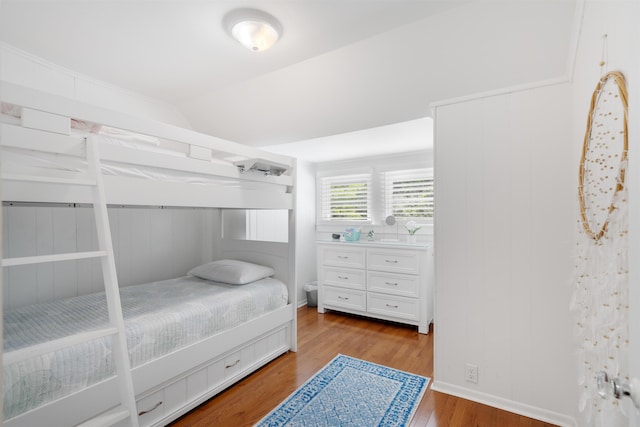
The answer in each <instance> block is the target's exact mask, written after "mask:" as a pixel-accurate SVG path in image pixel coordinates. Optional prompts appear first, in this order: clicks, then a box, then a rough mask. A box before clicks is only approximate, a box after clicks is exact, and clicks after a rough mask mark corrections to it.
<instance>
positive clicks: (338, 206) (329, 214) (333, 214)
mask: <svg viewBox="0 0 640 427" xmlns="http://www.w3.org/2000/svg"><path fill="white" fill-rule="evenodd" d="M320 180H321V184H320V215H319V220H320V221H370V220H371V208H370V200H371V175H369V174H359V175H342V176H331V177H325V178H320Z"/></svg>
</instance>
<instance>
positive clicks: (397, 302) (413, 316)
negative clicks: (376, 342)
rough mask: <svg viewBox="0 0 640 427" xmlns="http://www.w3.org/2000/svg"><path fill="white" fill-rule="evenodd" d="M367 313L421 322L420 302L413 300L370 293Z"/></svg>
mask: <svg viewBox="0 0 640 427" xmlns="http://www.w3.org/2000/svg"><path fill="white" fill-rule="evenodd" d="M367 311H368V312H369V313H375V314H381V315H384V316H391V317H397V318H400V319H409V320H416V321H417V320H420V311H419V306H418V300H417V299H413V298H404V297H392V296H389V295H385V294H377V293H374V292H369V293H368V294H367Z"/></svg>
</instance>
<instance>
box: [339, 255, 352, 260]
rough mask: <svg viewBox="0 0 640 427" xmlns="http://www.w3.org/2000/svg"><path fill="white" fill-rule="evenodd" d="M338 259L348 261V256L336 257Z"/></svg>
mask: <svg viewBox="0 0 640 427" xmlns="http://www.w3.org/2000/svg"><path fill="white" fill-rule="evenodd" d="M338 259H349V257H348V256H343V255H338Z"/></svg>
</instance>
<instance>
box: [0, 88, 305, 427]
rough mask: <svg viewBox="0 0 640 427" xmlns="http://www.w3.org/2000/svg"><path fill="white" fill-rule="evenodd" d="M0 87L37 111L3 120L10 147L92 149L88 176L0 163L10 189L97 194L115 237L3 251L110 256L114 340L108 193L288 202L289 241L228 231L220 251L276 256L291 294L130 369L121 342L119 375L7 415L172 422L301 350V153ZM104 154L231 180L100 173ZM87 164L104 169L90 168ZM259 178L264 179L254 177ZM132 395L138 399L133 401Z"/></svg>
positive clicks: (139, 200) (75, 198) (269, 259)
mask: <svg viewBox="0 0 640 427" xmlns="http://www.w3.org/2000/svg"><path fill="white" fill-rule="evenodd" d="M0 94H1V96H2V99H1V101H2V102H4V103H7V104H11V105H14V106H19V107H21V108H22V111H23V112H24V111H28V112H29V114H30V117H31V118H30V119H29V120H24V118H23V120H22V123H20V124H6V123H1V124H0V144H1V146H2V147H3V148H4V147H13V148H21V149H28V150H34V151H44V152H49V153H64V154H65V155H69V154H70V155H75V156H79V157H83V156H86V157H87V160H88V164H89V178H90V179H87V176H86V175H84V176H82V177H78V176H77V174H73V176H69V174H60V172H59V171H58V172H55V171H54V172H51V173H50V174H47V175H48V176H45V177H41V176H40V177H35V176H26V177H25V176H22V177H20V176H15V175H10V176H5V174H4V171H3V179H2V200H3V201H14V202H38V203H92V204H93V205H94V210H95V211H96V225H97V227H98V235H99V236H100V235H102V237H103V238H106V240H107V242H106V247H104V248H103V247H102V244H101V248H100V249H101V250H100V251H98V252H96V253H91V254H89V253H80V254H73V255H72V254H62V255H59V254H58V255H49V256H43V257H25V258H21V259H15V258H14V259H11V258H10V259H3V262H2V265H3V268H4V267H6V266H11V265H21V264H26V263H30V262H55V261H60V260H67V259H74V258H75V259H82V258H83V257H89V256H100V257H102V258H103V270H107V273H105V289H106V292H107V295H108V296H110V297H109V298H108V299H109V300H111V302H110V303H109V309H110V315H111V320H112V324H115V325H114V328H115V329H114V328H111V330H110V331H107V332H106V333H107V334H110V335H113V336H114V337H115V340H116V341H117V340H121V339H123V329H122V323H123V320H122V312H121V307H120V306H119V294H118V292H117V289H118V288H117V280H116V278H115V263H114V262H113V253H112V249H111V242H110V236H109V224H108V217H107V215H106V207H107V204H115V205H147V206H148V205H150V206H189V207H214V208H243V209H287V210H288V211H289V243H272V242H248V241H240V240H224V247H223V248H222V250H221V255H222V257H223V258H237V259H243V260H246V261H252V262H256V263H263V264H267V265H271V266H273V267H274V269H275V270H276V277H277V278H280V279H281V280H283V281H284V282H285V283H286V284H287V287H288V294H289V302H288V304H287V305H286V306H284V307H282V308H280V309H277V310H275V311H273V312H271V313H268V314H266V315H263V316H261V317H259V318H257V319H254V320H251V321H248V322H246V323H243V324H240V325H239V326H236V327H234V328H232V329H230V330H226V331H223V332H221V333H218V334H216V335H214V336H212V337H210V338H207V339H205V340H202V341H200V342H197V343H194V344H192V345H189V346H187V347H185V348H182V349H180V350H177V351H175V352H172V353H169V354H167V355H165V356H162V357H160V358H158V359H155V360H153V361H151V362H148V363H145V364H143V365H140V366H137V367H134V368H133V369H128V368H127V369H126V372H121V371H122V367H123V366H124V367H128V360H121V361H120V362H118V361H117V359H118V355H120V356H123V357H122V358H123V359H127V357H124V356H125V355H126V348H124V349H122V351H121V352H120V353H117V348H115V347H114V354H115V356H116V362H117V367H119V368H120V371H119V372H118V374H117V375H116V376H115V377H111V378H109V379H107V380H104V381H102V382H99V383H97V384H95V385H92V386H90V387H88V388H85V389H84V390H82V391H80V392H77V393H73V394H71V395H68V396H66V397H63V398H61V399H58V400H56V401H53V402H50V403H47V404H44V405H42V406H40V407H38V408H36V409H34V410H31V411H28V412H26V413H23V414H21V415H18V416H16V417H14V418H12V419H10V420H7V421H5V422H4V425H6V426H9V427H11V426H33V425H77V424H81V423H84V424H83V425H87V426H93V425H115V424H117V425H133V426H136V425H144V426H150V425H153V426H156V425H165V424H166V423H168V422H170V421H172V420H174V419H176V418H178V417H179V416H181V415H182V414H184V413H186V412H188V411H189V410H191V409H193V408H194V407H196V406H197V405H199V404H201V403H203V402H204V401H206V400H207V399H209V398H211V397H212V396H214V395H216V394H217V393H219V392H220V391H222V390H224V389H225V388H227V387H228V386H230V385H231V384H233V383H235V382H237V381H239V380H240V379H242V378H243V377H245V376H246V375H248V374H250V373H251V372H253V371H255V370H256V369H258V368H259V367H261V366H263V365H265V364H266V363H268V362H269V361H271V360H273V359H275V358H276V357H278V356H280V355H281V354H283V353H286V352H287V351H296V349H297V348H296V346H297V335H296V308H297V302H296V290H295V287H296V285H295V277H296V275H295V247H294V242H295V212H294V197H295V186H294V182H295V160H294V159H291V158H288V157H286V156H280V155H276V154H271V153H268V152H264V151H261V150H257V149H254V148H252V147H247V146H244V145H240V144H235V143H230V142H228V141H224V140H220V139H218V138H214V137H211V136H207V135H203V134H199V133H196V132H193V131H190V130H186V129H182V128H178V127H175V126H171V125H167V124H163V123H159V122H156V121H153V120H148V119H141V118H134V117H131V116H128V115H125V114H122V113H118V112H114V111H111V110H106V109H103V108H100V107H96V106H92V105H88V104H84V103H81V102H78V101H75V100H71V99H68V98H63V97H59V96H56V95H52V94H48V93H43V92H39V91H36V90H33V89H29V88H25V87H21V86H17V85H13V84H10V83H6V82H0ZM33 117H35V118H36V119H35V121H33V120H32V118H33ZM72 118H73V119H76V120H81V121H83V122H88V123H95V124H101V125H106V126H110V127H113V128H118V129H123V130H126V131H131V132H136V133H139V134H143V135H150V136H154V137H159V138H163V139H167V140H171V141H177V142H179V143H183V144H187V150H186V153H188V154H187V156H185V157H174V156H169V155H163V154H157V153H151V152H145V151H139V150H136V149H132V148H127V147H120V146H114V145H110V144H103V143H99V142H92V141H91V137H89V139H88V140H87V139H86V138H79V137H78V136H74V135H68V134H66V132H65V130H64V128H65V125H64V123H68V122H69V121H70V120H71V119H72ZM60 124H62V132H61V131H60ZM92 153H94V155H93V157H92ZM97 153H99V154H97ZM216 159H218V161H216ZM220 159H222V161H220ZM101 160H105V161H113V162H120V163H128V164H132V165H141V166H144V167H154V168H160V169H170V170H177V171H180V172H181V173H195V174H199V176H202V175H206V176H210V177H215V178H216V179H220V178H221V179H222V180H223V181H224V182H220V183H212V184H185V183H178V182H162V181H154V180H145V179H140V178H135V177H129V176H115V175H114V176H111V175H102V173H100V161H101ZM91 167H93V170H94V172H95V171H97V173H95V174H94V176H93V177H91V173H90V172H91ZM272 171H275V172H276V173H271V172H272ZM230 183H231V184H232V185H230ZM253 184H257V185H258V186H259V187H254V188H252V185H253ZM272 189H273V191H271V190H272ZM100 217H102V219H100ZM103 240H104V239H103ZM110 268H112V270H110ZM109 276H110V277H109ZM108 282H112V284H114V285H115V286H114V287H113V289H111V290H110V288H109V285H108ZM86 338H87V337H76V336H72V337H68V339H67V341H68V342H70V343H72V342H74V340H75V341H77V340H82V339H86ZM57 345H60V343H58V344H57ZM125 347H126V344H125ZM44 350H46V346H45V348H44ZM28 351H30V350H27V352H28ZM34 351H43V349H35V350H34ZM123 394H124V395H123ZM127 394H131V396H127ZM133 396H135V398H134V397H133ZM133 399H135V401H134V400H133ZM131 406H135V407H136V408H134V409H133V411H131V410H130V407H131ZM122 407H124V408H125V410H124V411H122V410H121V408H122ZM114 408H117V409H114ZM127 408H129V409H127Z"/></svg>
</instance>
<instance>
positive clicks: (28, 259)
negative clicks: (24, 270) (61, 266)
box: [2, 251, 107, 267]
mask: <svg viewBox="0 0 640 427" xmlns="http://www.w3.org/2000/svg"><path fill="white" fill-rule="evenodd" d="M104 256H107V252H106V251H93V252H70V253H66V254H54V255H36V256H25V257H16V258H4V259H3V260H2V266H3V267H12V266H15V265H28V264H42V263H45V262H58V261H72V260H76V259H87V258H100V257H104Z"/></svg>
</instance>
